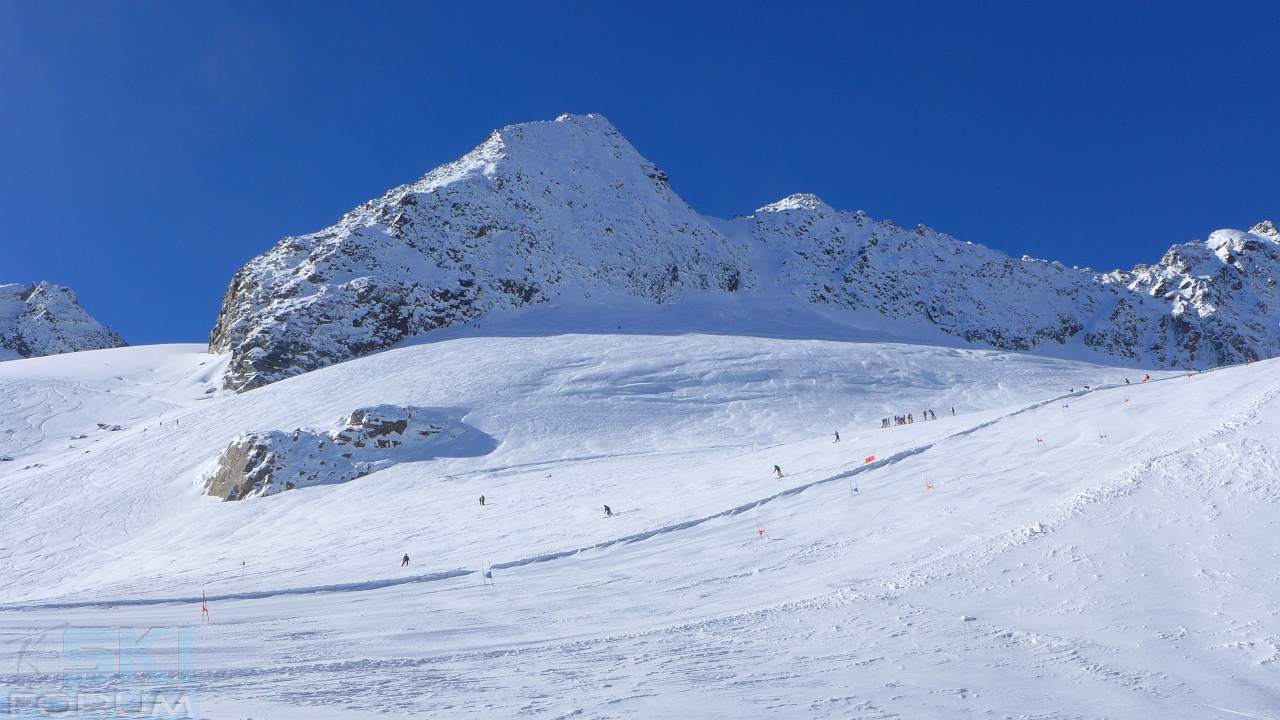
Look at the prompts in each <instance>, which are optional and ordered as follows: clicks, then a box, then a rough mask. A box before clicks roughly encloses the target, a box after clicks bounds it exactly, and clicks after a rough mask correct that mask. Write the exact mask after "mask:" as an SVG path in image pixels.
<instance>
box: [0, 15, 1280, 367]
mask: <svg viewBox="0 0 1280 720" xmlns="http://www.w3.org/2000/svg"><path fill="white" fill-rule="evenodd" d="M978 5H980V6H981V7H980V8H979V7H976V6H978ZM1277 30H1280V3H1275V2H1265V3H1252V4H1250V3H1230V2H1228V3H1204V4H1200V5H1186V4H1180V3H1168V2H1160V3H1149V4H1148V3H1110V2H1108V3H1088V2H1072V3H1065V2H1064V3H1040V2H1033V3H1028V2H1011V3H990V2H987V3H957V2H939V3H923V2H922V3H906V2H885V3H830V2H822V3H812V4H807V3H776V4H772V5H765V4H752V3H743V2H727V3H714V2H695V3H690V2H670V3H667V2H636V3H615V2H604V3H600V2H592V3H586V2H560V3H543V2H537V3H534V2H529V3H519V4H517V3H484V2H464V3H428V2H378V3H365V2H360V3H355V2H352V3H328V2H311V3H305V4H304V3H274V2H245V3H223V2H220V3H216V4H215V3H191V2H154V3H141V2H121V3H89V2H58V3H35V2H28V3H17V2H4V3H0V282H30V281H34V280H42V279H43V280H51V281H53V282H58V283H62V284H65V285H69V286H70V287H72V288H73V289H74V290H76V292H77V293H78V294H79V295H80V297H81V301H82V302H83V304H84V305H85V306H86V307H87V308H88V309H89V311H90V312H91V313H93V314H94V315H95V316H96V317H98V318H99V319H100V320H101V321H103V322H104V323H107V324H109V325H112V326H113V327H114V328H115V329H116V330H117V331H119V332H120V333H121V334H123V335H124V337H125V339H126V340H128V341H129V342H131V343H134V344H141V343H155V342H177V341H203V340H204V339H205V338H206V337H207V334H208V331H209V329H210V328H211V327H212V325H213V321H214V317H215V315H216V313H217V310H218V306H219V303H220V302H221V298H222V293H223V292H224V291H225V289H226V286H227V283H228V281H229V280H230V278H231V276H232V274H233V273H234V272H235V270H236V269H237V268H239V267H240V266H241V265H242V264H243V263H244V262H246V261H247V260H248V259H249V258H251V257H253V256H254V255H256V254H258V253H261V252H263V251H265V250H267V249H268V248H270V247H271V246H272V245H273V244H274V243H275V242H276V241H278V240H279V239H280V238H282V237H284V236H287V235H297V234H303V233H307V232H312V231H315V230H319V229H321V228H323V227H325V226H327V225H330V224H332V223H333V222H335V221H336V220H337V219H338V218H339V217H340V216H341V215H342V214H343V213H345V212H346V211H347V210H350V209H351V208H353V207H354V206H356V205H357V204H359V203H361V202H363V201H365V200H368V199H370V198H373V197H376V196H379V195H381V194H382V193H383V192H384V191H385V190H387V189H389V188H391V187H393V186H395V185H398V184H400V183H404V182H409V181H412V180H414V179H416V178H417V177H419V176H421V175H422V174H424V173H425V172H427V171H428V170H430V169H432V168H433V167H435V166H437V165H439V164H441V163H444V162H447V161H449V160H452V159H454V158H456V157H458V156H460V155H462V154H463V153H465V152H467V151H468V150H470V149H471V148H472V147H473V146H475V145H476V144H478V143H479V142H481V141H482V140H483V139H484V138H485V136H486V135H487V134H488V133H489V132H490V131H491V130H492V129H494V128H496V127H500V126H502V125H506V124H509V123H514V122H523V121H528V120H539V119H550V118H553V117H555V116H556V115H558V114H560V113H562V112H576V113H586V112H599V113H603V114H604V115H605V116H607V117H608V118H609V119H610V120H611V121H612V122H613V123H614V124H615V125H616V126H618V128H619V129H620V130H621V131H622V132H623V134H625V135H626V136H627V137H628V138H629V139H630V140H631V141H632V143H633V144H634V145H635V146H636V147H637V148H638V149H639V150H640V152H641V153H642V154H644V155H645V156H646V157H648V158H649V159H651V160H653V161H654V162H656V163H657V164H658V165H659V166H661V167H662V168H663V169H665V170H666V171H667V172H668V174H669V175H670V177H671V182H672V185H673V187H674V188H675V189H676V190H677V191H678V192H679V193H680V194H681V195H682V196H684V198H685V199H686V200H688V201H689V202H690V204H692V205H693V207H694V208H696V209H698V210H699V211H701V212H703V213H707V214H711V215H717V216H722V217H727V216H731V215H735V214H741V213H747V212H751V211H752V210H753V209H754V208H756V207H759V206H760V205H763V204H765V203H768V202H772V201H773V200H776V199H778V198H781V197H784V196H786V195H789V194H791V193H794V192H813V193H817V194H818V195H820V196H821V197H822V198H823V199H825V200H826V201H827V202H829V203H831V204H832V205H834V206H836V207H838V208H841V209H846V210H856V209H862V210H865V211H866V212H867V213H868V214H869V215H871V216H872V217H874V218H887V219H892V220H894V221H896V222H898V223H900V224H902V225H907V226H913V225H915V224H916V223H924V224H926V225H929V226H931V227H934V228H937V229H938V230H941V231H944V232H947V233H950V234H952V235H954V236H956V237H958V238H960V239H962V240H971V241H974V242H980V243H983V244H985V245H989V246H991V247H994V248H997V249H999V250H1002V251H1004V252H1006V253H1009V254H1011V255H1014V256H1020V255H1022V254H1024V253H1025V254H1030V255H1033V256H1036V257H1043V258H1049V259H1057V260H1061V261H1063V262H1065V263H1067V264H1069V265H1088V266H1091V267H1095V268H1098V269H1112V268H1115V267H1125V268H1127V267H1131V266H1132V265H1134V264H1135V263H1139V262H1154V261H1156V260H1158V259H1159V257H1160V255H1161V254H1162V253H1163V252H1164V251H1165V250H1166V249H1167V248H1168V246H1169V245H1171V244H1174V243H1179V242H1185V241H1188V240H1192V239H1196V238H1203V237H1205V236H1206V235H1207V234H1208V233H1209V232H1211V231H1212V230H1215V229H1217V228H1221V227H1236V228H1247V227H1249V226H1251V225H1253V224H1254V223H1256V222H1258V221H1261V220H1264V219H1268V218H1271V219H1275V220H1277V221H1280V53H1277V51H1276V50H1275V34H1276V31H1277Z"/></svg>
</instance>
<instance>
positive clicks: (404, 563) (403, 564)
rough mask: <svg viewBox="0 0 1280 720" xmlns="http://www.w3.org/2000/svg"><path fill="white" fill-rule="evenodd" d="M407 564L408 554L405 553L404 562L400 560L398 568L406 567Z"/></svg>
mask: <svg viewBox="0 0 1280 720" xmlns="http://www.w3.org/2000/svg"><path fill="white" fill-rule="evenodd" d="M408 564H409V553H405V554H404V560H401V561H400V567H404V566H406V565H408Z"/></svg>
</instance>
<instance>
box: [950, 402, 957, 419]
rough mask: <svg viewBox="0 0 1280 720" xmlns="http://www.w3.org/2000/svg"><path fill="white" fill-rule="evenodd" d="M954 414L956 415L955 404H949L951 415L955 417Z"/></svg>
mask: <svg viewBox="0 0 1280 720" xmlns="http://www.w3.org/2000/svg"><path fill="white" fill-rule="evenodd" d="M955 416H956V408H955V406H954V405H952V406H951V417H955Z"/></svg>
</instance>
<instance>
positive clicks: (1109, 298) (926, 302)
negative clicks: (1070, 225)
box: [210, 115, 1280, 390]
mask: <svg viewBox="0 0 1280 720" xmlns="http://www.w3.org/2000/svg"><path fill="white" fill-rule="evenodd" d="M1277 274H1280V234H1278V233H1277V231H1276V229H1275V226H1274V225H1273V224H1270V223H1262V224H1260V225H1258V226H1255V227H1254V228H1253V229H1252V230H1250V231H1248V232H1241V231H1233V230H1222V231H1218V232H1216V233H1214V234H1212V235H1211V236H1210V238H1209V240H1208V241H1206V242H1197V243H1188V244H1185V245H1179V246H1176V247H1174V248H1172V249H1170V250H1169V252H1168V253H1166V254H1165V256H1164V258H1162V259H1161V261H1160V262H1159V263H1157V264H1155V265H1139V266H1138V267H1136V268H1134V269H1133V270H1132V271H1129V272H1121V271H1115V272H1111V273H1096V272H1094V271H1092V270H1088V269H1078V268H1068V267H1065V266H1063V265H1062V264H1060V263H1056V262H1045V261H1040V260H1034V259H1031V258H1025V257H1024V258H1022V259H1013V258H1010V257H1009V256H1006V255H1004V254H1003V253H1000V252H997V251H995V250H991V249H989V248H986V247H983V246H981V245H975V244H972V243H967V242H962V241H959V240H956V239H955V238H952V237H950V236H947V235H945V234H942V233H938V232H935V231H933V230H930V229H928V228H925V227H918V228H914V229H904V228H902V227H899V226H898V225H895V224H894V223H891V222H887V221H873V220H871V219H869V218H868V217H867V216H866V215H865V214H863V213H862V212H855V213H849V212H842V211H838V210H836V209H834V208H832V207H831V206H830V205H827V204H826V203H824V202H823V201H822V200H820V199H819V198H817V197H816V196H814V195H810V194H798V195H792V196H790V197H788V198H785V199H783V200H780V201H778V202H775V203H772V204H770V205H766V206H765V207H763V208H760V209H759V210H757V211H756V212H755V213H754V214H752V215H747V216H741V217H736V218H734V219H732V220H721V219H717V218H710V217H706V216H703V215H700V214H698V213H697V212H696V211H694V210H693V208H691V207H689V205H688V204H687V203H686V202H685V201H684V200H683V199H681V198H680V197H679V196H677V195H676V194H675V193H674V192H673V191H672V190H671V188H670V186H669V185H668V182H667V175H666V173H664V172H663V171H662V170H660V169H659V168H658V167H657V166H656V165H654V164H653V163H651V162H649V161H648V160H646V159H645V158H644V157H642V156H641V155H640V154H639V153H638V152H637V151H636V150H635V148H634V147H632V146H631V144H630V143H629V142H628V141H627V140H626V138H624V137H623V136H622V135H621V133H619V132H618V131H617V129H616V128H614V127H613V125H611V124H610V123H609V122H608V121H607V120H606V119H604V118H603V117H602V116H600V115H562V116H560V117H559V118H556V119H555V120H554V121H550V122H532V123H525V124H519V125H510V126H507V127H504V128H502V129H501V130H497V131H495V132H494V133H493V134H492V135H490V136H489V138H488V139H487V140H485V141H484V142H483V143H481V144H480V145H479V146H478V147H476V148H475V149H474V150H472V151H471V152H470V153H467V154H466V155H465V156H463V157H462V158H461V159H459V160H457V161H454V162H452V163H449V164H447V165H444V166H441V167H440V168H437V169H436V170H433V171H431V172H430V173H428V174H427V175H425V176H423V177H422V178H421V179H420V180H418V181H417V182H415V183H412V184H409V185H403V186H400V187H398V188H395V189H393V190H391V191H390V192H388V193H386V194H385V195H383V196H382V197H381V198H378V199H376V200H372V201H369V202H367V203H364V204H363V205H361V206H359V207H357V208H356V209H355V210H352V211H351V212H349V213H347V214H346V215H345V216H343V217H342V218H341V219H340V220H339V222H338V223H337V224H336V225H334V226H332V227H330V228H326V229H324V230H321V231H320V232H317V233H313V234H310V235H303V236H299V237H290V238H285V239H284V240H282V241H280V242H279V243H278V244H277V245H276V246H275V247H274V248H272V249H271V250H270V251H268V252H267V253H265V254H263V255H260V256H258V257H257V258H254V259H253V260H251V261H250V262H249V263H248V264H247V265H245V266H244V267H243V268H242V269H241V270H240V271H239V272H237V273H236V275H235V277H234V278H233V279H232V281H231V285H230V287H229V288H228V290H227V294H226V296H225V298H224V300H223V306H222V311H221V313H220V314H219V316H218V319H217V323H216V325H215V327H214V329H213V332H212V333H211V335H210V346H211V349H212V350H213V351H215V352H228V351H229V352H230V353H231V354H232V358H231V361H230V364H229V366H228V370H227V374H226V376H225V378H224V383H225V385H226V386H227V387H229V388H232V389H236V390H245V389H250V388H253V387H257V386H260V385H264V384H267V383H270V382H274V381H276V380H280V379H283V378H286V377H289V376H292V375H296V374H299V373H302V372H306V371H308V370H312V369H315V368H319V367H323V366H325V365H329V364H332V363H334V362H340V361H342V360H346V359H349V358H352V357H357V356H360V355H364V354H367V353H370V352H374V351H377V350H381V349H384V348H388V347H390V346H392V345H394V344H396V343H399V342H401V341H402V340H405V339H406V338H410V337H414V336H418V335H422V334H424V333H427V332H430V331H432V330H436V329H439V328H444V327H448V326H452V325H459V324H465V323H471V322H474V321H476V320H478V319H479V318H480V317H482V316H484V315H485V314H487V313H489V312H491V311H494V310H500V309H510V308H518V307H522V306H530V305H541V304H547V303H554V302H555V301H557V299H560V298H573V297H577V298H582V297H590V296H592V294H601V295H610V296H618V295H621V296H628V297H630V298H634V299H637V300H640V301H644V302H648V303H652V304H654V305H674V304H676V303H678V302H679V301H681V300H682V298H686V297H690V293H697V292H704V291H705V292H706V293H713V294H714V293H719V294H728V295H730V296H737V297H739V298H745V297H747V296H752V297H753V298H755V299H756V300H757V302H754V303H753V304H752V307H772V306H779V307H780V306H782V305H794V304H795V303H796V302H800V303H805V304H808V305H809V306H812V307H813V308H815V309H818V310H823V309H825V310H833V311H835V312H825V317H827V318H829V319H831V321H832V322H837V323H839V322H845V323H847V324H848V325H849V326H850V327H851V328H858V327H865V326H867V325H868V324H871V325H876V324H879V325H881V326H893V327H894V328H895V329H896V332H897V333H898V334H899V335H905V336H911V335H912V334H913V333H914V334H915V335H916V336H917V337H920V338H927V339H929V340H930V341H931V342H935V343H937V342H939V339H940V338H941V339H942V341H943V342H945V341H946V336H950V338H951V340H950V342H952V343H953V344H974V345H980V346H990V347H993V348H999V349H1005V350H1022V351H1034V352H1037V353H1042V354H1046V355H1056V356H1063V357H1074V358H1083V359H1091V360H1095V361H1099V362H1117V363H1125V364H1135V365H1143V366H1149V367H1181V366H1184V365H1190V366H1196V367H1207V366H1213V365H1219V364H1224V363H1231V362H1238V361H1241V360H1243V359H1244V358H1246V357H1249V356H1257V355H1261V354H1263V353H1264V348H1266V347H1268V346H1270V345H1271V344H1273V343H1274V342H1275V341H1276V339H1277V333H1276V331H1275V329H1274V328H1276V326H1277V325H1276V324H1277V321H1278V320H1280V317H1278V316H1280V303H1278V302H1277V297H1276V292H1277V291H1276V287H1275V280H1274V278H1275V277H1276V275H1277ZM775 301H776V302H775Z"/></svg>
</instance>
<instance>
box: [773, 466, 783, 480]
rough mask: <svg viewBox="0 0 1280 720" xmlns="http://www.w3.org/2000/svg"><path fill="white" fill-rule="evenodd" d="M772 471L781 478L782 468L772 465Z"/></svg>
mask: <svg viewBox="0 0 1280 720" xmlns="http://www.w3.org/2000/svg"><path fill="white" fill-rule="evenodd" d="M773 471H774V472H775V473H777V474H778V477H782V468H780V467H778V466H777V465H774V466H773Z"/></svg>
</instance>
